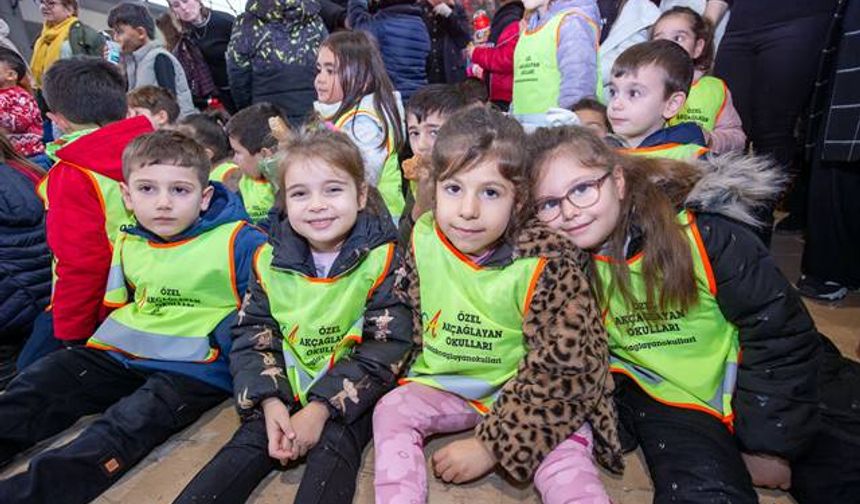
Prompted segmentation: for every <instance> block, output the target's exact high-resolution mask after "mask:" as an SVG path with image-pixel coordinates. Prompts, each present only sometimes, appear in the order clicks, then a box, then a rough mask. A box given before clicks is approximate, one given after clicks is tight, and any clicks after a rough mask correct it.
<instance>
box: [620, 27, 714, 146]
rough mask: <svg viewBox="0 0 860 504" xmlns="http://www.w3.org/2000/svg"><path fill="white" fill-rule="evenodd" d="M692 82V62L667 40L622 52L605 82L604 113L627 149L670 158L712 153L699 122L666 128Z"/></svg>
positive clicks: (679, 108)
mask: <svg viewBox="0 0 860 504" xmlns="http://www.w3.org/2000/svg"><path fill="white" fill-rule="evenodd" d="M692 80H693V61H692V60H691V59H690V56H689V55H688V54H687V52H686V51H684V49H682V48H681V47H680V46H679V45H677V44H675V43H674V42H671V41H668V40H652V41H650V42H642V43H641V44H636V45H634V46H631V47H630V48H628V49H627V50H626V51H624V52H623V53H621V55H620V56H618V59H616V60H615V65H613V67H612V80H611V81H610V83H609V85H608V86H607V98H608V100H609V101H608V103H607V106H606V108H607V111H606V115H607V117H608V118H609V124H611V125H612V131H613V133H614V134H615V135H616V137H618V138H619V139H620V140H621V142H622V143H623V147H625V150H624V152H626V153H628V154H634V155H642V156H651V157H667V158H672V159H695V158H699V157H701V156H703V155H705V154H706V153H707V152H708V149H707V147H706V146H705V137H704V136H703V134H702V129H701V128H700V127H699V126H698V125H697V124H695V123H681V124H678V125H675V126H670V127H667V121H669V120H670V119H672V118H673V117H675V116H676V115H677V114H678V112H680V111H681V110H682V109H683V107H684V102H685V101H686V99H687V93H688V92H689V90H690V83H691V82H692Z"/></svg>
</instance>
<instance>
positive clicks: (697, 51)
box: [693, 38, 705, 59]
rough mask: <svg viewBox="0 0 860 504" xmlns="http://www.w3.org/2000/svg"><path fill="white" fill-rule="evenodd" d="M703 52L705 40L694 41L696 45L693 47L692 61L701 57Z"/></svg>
mask: <svg viewBox="0 0 860 504" xmlns="http://www.w3.org/2000/svg"><path fill="white" fill-rule="evenodd" d="M704 50H705V39H703V38H700V39H696V45H694V46H693V59H696V58H698V57H699V56H701V55H702V51H704Z"/></svg>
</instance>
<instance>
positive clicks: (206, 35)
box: [170, 0, 236, 113]
mask: <svg viewBox="0 0 860 504" xmlns="http://www.w3.org/2000/svg"><path fill="white" fill-rule="evenodd" d="M170 10H171V12H173V14H174V15H175V16H176V18H177V19H178V20H179V22H180V28H181V29H180V35H181V37H180V39H179V42H178V44H177V45H176V47H175V48H174V49H173V54H174V55H175V56H176V58H177V59H178V60H179V62H180V63H182V67H183V68H184V69H185V75H186V76H187V77H188V84H189V85H190V86H191V94H192V96H193V97H194V105H195V106H197V108H199V109H200V110H204V109H205V108H206V102H207V100H208V99H209V98H217V99H218V100H219V101H220V102H221V103H222V104H223V105H224V108H226V109H227V111H229V112H230V113H233V112H235V111H236V106H235V104H234V103H233V97H232V95H231V94H230V82H229V80H228V78H227V60H226V57H225V55H226V53H227V44H228V42H230V35H231V33H232V32H233V21H234V19H233V16H231V15H230V14H227V13H226V12H221V11H216V10H212V9H208V8H206V7H204V6H203V4H202V3H201V0H170Z"/></svg>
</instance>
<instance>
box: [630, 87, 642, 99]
mask: <svg viewBox="0 0 860 504" xmlns="http://www.w3.org/2000/svg"><path fill="white" fill-rule="evenodd" d="M640 96H642V92H640V91H639V90H638V89H634V90H632V91H630V98H639V97H640Z"/></svg>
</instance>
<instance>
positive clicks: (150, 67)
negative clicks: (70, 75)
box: [107, 3, 197, 117]
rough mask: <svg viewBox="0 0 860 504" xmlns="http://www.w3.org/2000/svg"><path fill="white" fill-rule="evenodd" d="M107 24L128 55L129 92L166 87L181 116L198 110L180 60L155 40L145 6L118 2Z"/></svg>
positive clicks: (126, 69) (124, 61) (151, 23)
mask: <svg viewBox="0 0 860 504" xmlns="http://www.w3.org/2000/svg"><path fill="white" fill-rule="evenodd" d="M107 23H108V26H110V28H111V29H112V30H113V38H114V40H115V41H116V42H117V43H118V44H119V46H120V50H121V51H122V53H123V55H124V58H123V64H124V65H125V75H126V78H127V79H128V91H131V90H134V89H137V88H139V87H143V86H150V85H152V86H158V87H162V88H165V89H167V90H168V91H170V92H171V93H173V95H174V96H175V97H176V101H177V103H178V104H179V117H185V116H187V115H188V114H193V113H194V112H196V111H197V109H195V108H194V102H193V100H192V98H191V89H190V88H189V87H188V80H187V79H186V77H185V70H183V69H182V65H181V64H180V63H179V60H177V59H176V57H175V56H173V55H172V54H170V52H169V51H167V50H166V49H164V48H163V47H161V46H160V45H159V44H158V43H156V42H155V20H153V19H152V16H151V15H150V14H149V11H148V10H147V9H146V6H145V5H143V4H133V3H120V4H117V5H115V6H114V7H113V8H112V9H111V10H110V12H108V19H107Z"/></svg>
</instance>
